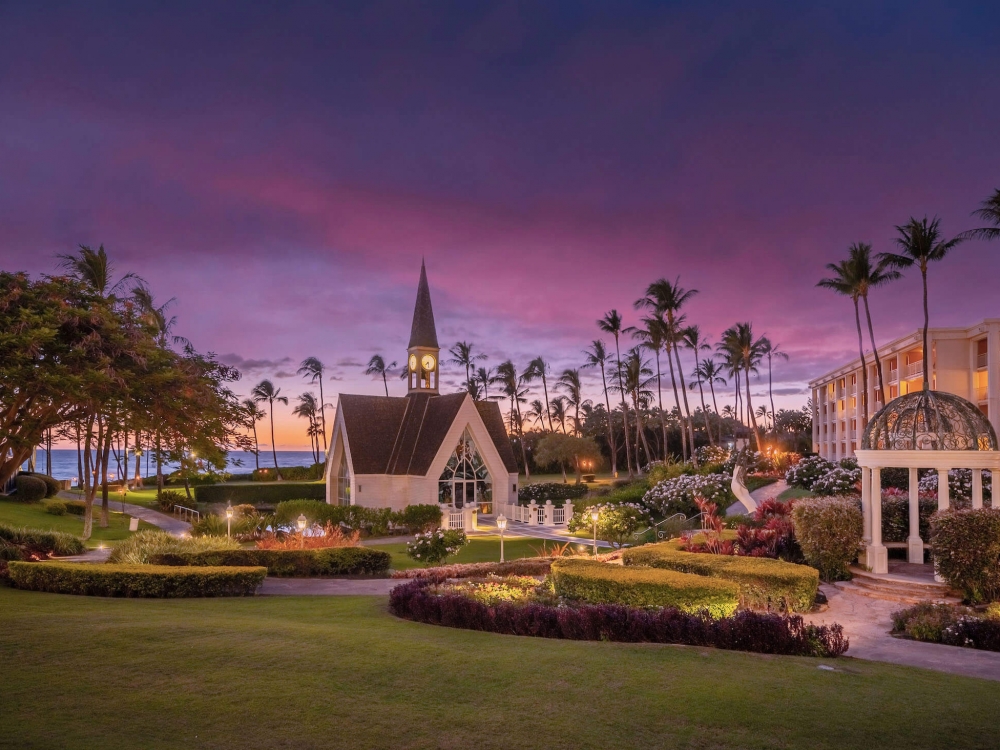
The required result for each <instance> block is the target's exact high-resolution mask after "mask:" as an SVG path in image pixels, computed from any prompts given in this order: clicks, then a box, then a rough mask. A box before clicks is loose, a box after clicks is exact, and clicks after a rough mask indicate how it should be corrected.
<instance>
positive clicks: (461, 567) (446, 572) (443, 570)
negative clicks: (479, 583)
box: [392, 557, 554, 582]
mask: <svg viewBox="0 0 1000 750" xmlns="http://www.w3.org/2000/svg"><path fill="white" fill-rule="evenodd" d="M553 559H554V558H552V557H525V558H522V559H520V560H510V561H508V562H502V563H501V562H484V563H461V564H457V565H439V566H437V567H434V568H413V569H411V570H394V571H393V572H392V577H393V578H421V579H426V580H430V581H435V582H440V581H447V580H449V579H453V578H483V577H485V576H488V575H498V576H544V575H548V574H549V570H550V569H551V568H552V560H553Z"/></svg>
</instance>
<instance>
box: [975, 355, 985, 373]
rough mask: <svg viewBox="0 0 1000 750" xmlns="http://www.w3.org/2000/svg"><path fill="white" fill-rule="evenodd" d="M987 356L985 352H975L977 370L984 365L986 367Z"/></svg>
mask: <svg viewBox="0 0 1000 750" xmlns="http://www.w3.org/2000/svg"><path fill="white" fill-rule="evenodd" d="M987 356H988V355H987V353H986V352H983V353H982V354H976V369H977V370H982V369H983V368H984V367H986V358H987Z"/></svg>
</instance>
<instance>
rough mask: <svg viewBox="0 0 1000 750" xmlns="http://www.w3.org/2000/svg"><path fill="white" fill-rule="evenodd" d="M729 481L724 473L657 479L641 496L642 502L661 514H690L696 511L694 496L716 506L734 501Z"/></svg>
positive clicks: (729, 478) (730, 478) (683, 475)
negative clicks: (659, 480)
mask: <svg viewBox="0 0 1000 750" xmlns="http://www.w3.org/2000/svg"><path fill="white" fill-rule="evenodd" d="M731 482H732V477H731V476H730V475H728V474H682V475H681V476H679V477H674V478H673V479H664V480H663V481H662V482H658V483H657V484H656V485H654V486H653V487H652V488H651V489H650V490H649V492H647V493H646V494H645V495H644V496H643V498H642V504H643V506H645V507H646V508H648V509H649V510H651V511H655V512H657V513H659V514H660V515H661V516H670V515H673V514H674V513H683V514H684V515H686V516H690V515H693V514H695V513H696V512H697V508H696V507H695V502H694V501H695V498H698V497H700V498H702V499H704V500H707V501H708V502H712V503H716V504H717V505H719V506H720V507H723V506H725V505H726V504H727V503H728V502H729V501H733V502H735V497H733V494H732V490H731V488H730V484H731Z"/></svg>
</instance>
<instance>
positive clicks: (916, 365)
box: [906, 361, 924, 379]
mask: <svg viewBox="0 0 1000 750" xmlns="http://www.w3.org/2000/svg"><path fill="white" fill-rule="evenodd" d="M923 374H924V363H923V362H922V361H921V362H911V363H910V364H908V365H907V366H906V377H907V379H909V378H915V377H917V376H918V375H923Z"/></svg>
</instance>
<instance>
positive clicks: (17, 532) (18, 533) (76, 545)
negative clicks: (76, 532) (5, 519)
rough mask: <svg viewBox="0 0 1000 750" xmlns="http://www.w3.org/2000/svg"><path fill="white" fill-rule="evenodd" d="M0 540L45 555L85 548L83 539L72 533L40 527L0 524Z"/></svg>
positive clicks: (77, 550)
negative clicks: (27, 527) (18, 526)
mask: <svg viewBox="0 0 1000 750" xmlns="http://www.w3.org/2000/svg"><path fill="white" fill-rule="evenodd" d="M0 540H2V541H4V542H7V543H9V544H12V545H16V546H18V547H23V548H24V551H25V552H27V553H29V554H31V553H41V554H46V555H61V556H65V555H79V554H82V553H83V551H84V550H85V549H86V547H84V545H83V541H82V540H81V539H80V538H79V537H75V536H73V535H72V534H64V533H63V532H61V531H44V530H42V529H25V528H16V527H14V526H6V525H3V524H0Z"/></svg>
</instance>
